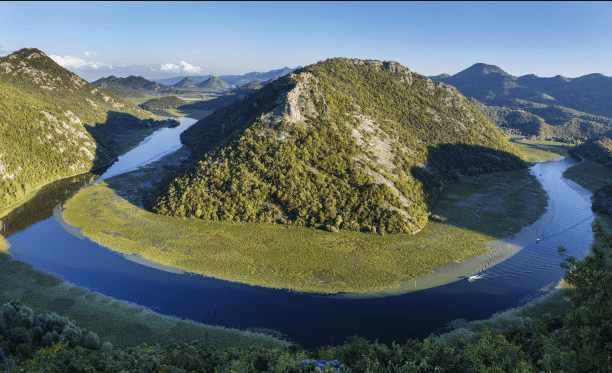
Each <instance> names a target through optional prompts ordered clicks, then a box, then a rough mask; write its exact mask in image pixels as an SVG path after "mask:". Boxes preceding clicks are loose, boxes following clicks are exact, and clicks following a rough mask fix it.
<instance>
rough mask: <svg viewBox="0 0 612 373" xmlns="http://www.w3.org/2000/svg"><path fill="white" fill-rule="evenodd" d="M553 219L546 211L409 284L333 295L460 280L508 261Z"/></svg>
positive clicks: (402, 291) (414, 288)
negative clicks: (474, 252)
mask: <svg viewBox="0 0 612 373" xmlns="http://www.w3.org/2000/svg"><path fill="white" fill-rule="evenodd" d="M553 216H554V211H553V209H550V208H547V209H546V212H544V214H542V216H541V217H540V218H539V219H538V220H537V221H536V222H535V223H533V224H531V225H529V226H526V227H523V228H521V230H520V231H519V232H517V233H515V234H512V235H509V236H506V237H504V238H500V239H497V240H494V241H491V242H489V243H487V246H488V247H490V250H489V251H487V252H486V253H484V254H480V255H476V256H473V257H470V258H467V259H465V260H464V261H463V262H453V263H448V264H444V265H442V266H439V267H435V268H433V269H431V271H433V272H432V273H429V274H426V275H422V276H419V277H417V278H416V279H414V280H413V281H410V282H400V283H399V285H398V287H395V288H388V289H385V290H381V291H377V292H373V293H342V294H337V295H336V296H337V297H341V298H349V299H366V298H383V297H388V296H394V295H402V294H405V293H409V292H415V291H419V290H425V289H429V288H433V287H436V286H442V285H446V284H449V283H452V282H455V281H460V280H463V279H465V278H467V277H469V276H472V275H475V274H478V273H480V272H482V271H484V270H485V269H487V268H489V267H493V266H495V265H497V264H499V263H501V262H503V261H505V260H507V259H510V258H511V257H512V256H514V255H515V254H517V253H518V252H520V251H521V250H523V249H524V248H525V247H527V245H528V244H529V243H531V242H534V241H535V240H536V239H537V236H538V232H542V231H544V229H545V228H546V227H547V226H548V225H549V224H550V222H551V220H552V218H553Z"/></svg>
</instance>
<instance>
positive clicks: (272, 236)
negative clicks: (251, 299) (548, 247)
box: [63, 170, 546, 293]
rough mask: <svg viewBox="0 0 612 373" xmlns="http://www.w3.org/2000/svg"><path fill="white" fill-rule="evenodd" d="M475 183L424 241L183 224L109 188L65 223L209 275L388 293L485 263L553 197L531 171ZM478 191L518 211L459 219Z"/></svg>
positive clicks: (454, 196) (71, 211)
mask: <svg viewBox="0 0 612 373" xmlns="http://www.w3.org/2000/svg"><path fill="white" fill-rule="evenodd" d="M466 180H467V181H466V183H467V185H463V186H462V187H459V188H458V189H450V192H449V196H450V197H449V198H450V199H449V200H448V202H447V203H446V204H444V203H443V204H442V205H441V207H439V208H438V209H437V210H436V211H440V212H442V213H444V214H446V215H448V216H449V217H450V218H451V219H450V221H451V223H450V224H443V223H440V222H436V221H430V222H429V223H428V224H427V225H426V227H425V228H424V229H423V230H422V231H421V232H419V233H418V234H416V235H374V234H366V233H359V232H347V231H340V232H338V233H329V232H325V231H322V230H316V229H310V228H303V227H294V226H288V225H280V224H258V223H240V222H212V221H204V220H200V219H177V218H172V217H167V216H161V215H156V214H153V213H150V212H147V211H144V210H142V209H140V208H138V207H136V206H134V205H133V204H131V203H129V202H128V201H126V200H125V199H123V198H122V197H120V196H119V195H117V193H115V191H114V190H113V189H111V188H109V186H108V184H106V183H99V184H95V185H93V186H91V187H89V188H85V189H83V190H81V191H80V192H79V193H78V194H76V195H75V196H74V197H73V198H72V199H70V200H69V201H68V202H67V203H66V204H65V205H64V211H63V218H64V219H65V220H66V222H67V223H68V224H71V225H74V226H76V227H78V228H81V233H83V234H84V235H86V236H87V237H90V238H91V239H92V240H93V241H95V242H98V243H100V244H101V245H103V246H106V247H109V248H111V249H113V250H115V251H118V252H122V253H125V254H137V255H140V256H142V257H143V258H145V259H147V260H151V261H154V262H157V263H161V264H164V265H167V266H171V267H176V268H180V269H182V270H185V271H189V272H194V273H199V274H203V275H205V276H210V277H216V278H220V279H224V280H228V281H234V282H241V283H247V284H251V285H259V286H266V287H272V288H288V289H291V290H295V291H304V292H319V293H340V292H342V293H364V292H379V291H382V290H388V289H399V287H400V284H402V283H407V282H410V281H411V280H413V279H415V278H417V277H419V276H422V275H425V274H428V273H430V272H431V269H432V268H435V267H438V266H441V265H444V264H448V263H453V262H457V261H459V262H461V261H463V260H465V259H466V258H468V257H473V256H476V255H479V254H483V253H485V252H486V251H487V250H488V247H487V243H488V242H490V241H492V240H493V239H494V238H497V237H501V236H503V235H505V234H507V233H509V232H511V230H512V229H516V230H518V229H520V228H521V227H522V226H525V225H528V224H530V223H531V222H533V221H535V220H536V219H537V218H538V217H539V216H540V215H541V214H542V212H543V210H544V206H545V203H546V202H545V196H544V195H543V192H542V193H538V184H537V181H535V179H534V178H533V177H532V176H530V175H529V174H528V172H527V171H526V170H523V171H520V172H516V173H505V174H504V173H499V175H487V176H486V177H483V178H482V179H481V178H470V179H466ZM500 181H505V182H504V183H501V184H499V183H500ZM109 182H110V180H109ZM496 184H497V185H498V186H497V187H496V186H495V185H496ZM483 185H485V186H486V187H485V189H483ZM499 185H501V186H499ZM520 188H523V192H522V193H520V196H519V195H516V192H517V190H519V189H520ZM524 188H527V190H532V191H533V192H529V193H525V192H524V190H525V189H524ZM475 191H480V193H481V194H482V195H484V196H489V198H491V197H492V194H491V193H494V195H500V194H503V193H505V194H506V195H507V197H508V198H506V199H508V200H514V202H512V201H506V199H504V201H502V202H499V203H498V204H497V205H496V206H495V211H491V210H490V209H489V210H486V209H483V208H480V210H477V211H476V210H474V211H472V210H473V209H474V208H473V207H469V208H468V207H466V208H461V211H460V212H457V213H456V214H455V213H454V212H453V211H454V210H455V209H456V208H457V206H456V205H457V204H458V203H460V202H461V201H463V200H465V198H469V196H470V195H474V194H475ZM526 202H529V205H530V206H533V207H534V208H532V209H530V210H529V211H528V214H527V213H525V211H523V210H524V209H523V208H522V206H524V204H525V203H526ZM535 202H537V203H535ZM517 206H521V208H520V209H518V208H517ZM538 206H539V209H538ZM485 210H486V212H487V213H486V214H485V213H484V211H485ZM514 210H519V211H520V212H519V213H517V214H514V213H512V211H514ZM453 214H455V215H453ZM477 214H480V217H479V218H475V215H477ZM491 214H493V215H495V217H496V218H495V219H491ZM491 220H496V222H495V223H492V222H491ZM479 225H480V226H479ZM509 227H510V228H509ZM483 232H484V233H483ZM455 280H456V279H455ZM449 281H450V280H449Z"/></svg>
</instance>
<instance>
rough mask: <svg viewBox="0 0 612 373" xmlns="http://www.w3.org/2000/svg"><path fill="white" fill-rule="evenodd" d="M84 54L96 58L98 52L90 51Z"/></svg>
mask: <svg viewBox="0 0 612 373" xmlns="http://www.w3.org/2000/svg"><path fill="white" fill-rule="evenodd" d="M83 54H84V55H86V56H87V57H95V56H97V55H98V54H97V53H96V52H88V51H85V52H83Z"/></svg>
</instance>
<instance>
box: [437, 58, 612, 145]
mask: <svg viewBox="0 0 612 373" xmlns="http://www.w3.org/2000/svg"><path fill="white" fill-rule="evenodd" d="M432 79H436V80H439V81H441V82H444V83H448V84H451V85H453V86H455V87H456V88H457V89H458V90H460V91H461V93H463V94H464V95H465V96H467V97H470V100H471V101H472V102H473V103H474V104H475V105H476V106H477V107H478V108H479V109H480V110H481V111H482V112H483V114H484V115H485V116H486V117H487V118H488V119H489V120H490V121H491V122H493V123H494V124H495V125H497V126H498V127H499V128H501V129H502V130H503V131H504V132H506V133H509V134H520V135H523V136H526V137H530V138H535V139H548V140H558V141H562V142H565V143H568V144H576V143H580V142H584V141H588V140H590V139H593V138H595V137H598V136H601V135H604V134H606V133H607V132H608V131H610V130H611V129H612V126H611V125H610V124H611V123H612V122H611V118H612V110H610V104H609V103H610V100H611V99H612V84H611V80H610V79H609V78H607V77H605V76H603V75H601V74H591V75H586V76H582V77H579V78H571V79H570V78H565V77H562V76H560V75H558V76H555V77H553V78H540V77H537V76H535V75H525V76H521V77H515V76H512V75H510V74H508V73H506V72H505V71H503V70H502V69H500V68H499V67H497V66H492V65H485V64H482V63H478V64H475V65H473V66H471V67H469V68H467V69H465V70H463V71H461V72H459V73H457V74H455V75H453V76H448V75H439V76H437V77H432ZM578 98H579V99H578Z"/></svg>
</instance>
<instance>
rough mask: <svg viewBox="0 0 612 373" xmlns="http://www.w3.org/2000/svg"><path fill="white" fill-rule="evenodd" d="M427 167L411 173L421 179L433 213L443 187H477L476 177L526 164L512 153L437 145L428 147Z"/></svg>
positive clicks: (417, 168) (522, 167) (520, 167)
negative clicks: (458, 185)
mask: <svg viewBox="0 0 612 373" xmlns="http://www.w3.org/2000/svg"><path fill="white" fill-rule="evenodd" d="M426 164H427V167H425V168H423V167H413V168H412V169H411V174H412V176H413V177H414V178H416V179H418V180H420V181H421V182H422V183H423V185H424V187H425V192H426V193H427V195H428V200H427V208H428V210H429V211H432V208H433V207H435V205H436V203H437V202H438V201H439V200H440V198H441V196H442V194H443V189H444V187H445V186H448V185H449V184H453V183H466V182H467V183H469V184H470V185H472V186H475V187H477V186H478V183H479V180H478V178H476V176H478V175H482V174H488V173H492V172H499V171H512V170H517V169H525V168H527V167H528V163H527V162H525V161H523V160H522V159H520V158H519V157H517V156H516V155H514V154H512V153H508V152H505V151H500V150H496V149H491V148H487V147H484V146H478V145H465V144H440V145H438V146H437V147H431V146H430V147H428V148H427V162H426Z"/></svg>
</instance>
